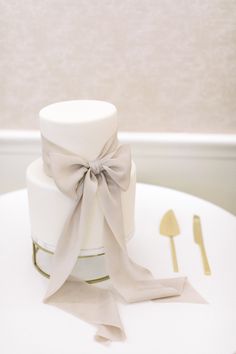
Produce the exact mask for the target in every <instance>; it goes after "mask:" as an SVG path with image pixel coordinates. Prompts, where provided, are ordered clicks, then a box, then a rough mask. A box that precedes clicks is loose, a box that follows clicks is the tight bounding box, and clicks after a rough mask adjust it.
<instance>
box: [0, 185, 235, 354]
mask: <svg viewBox="0 0 236 354" xmlns="http://www.w3.org/2000/svg"><path fill="white" fill-rule="evenodd" d="M168 209H173V210H174V212H175V214H176V217H177V220H178V222H179V226H180V229H181V234H180V235H179V236H178V237H176V238H175V244H176V249H177V256H178V261H179V267H180V273H178V276H179V275H187V276H188V278H189V281H190V282H191V284H192V285H193V286H194V287H195V288H196V289H197V291H198V292H199V293H200V294H201V295H202V296H203V297H204V298H205V299H206V300H207V302H208V304H192V303H177V302H176V303H173V302H172V303H163V302H154V301H147V302H143V303H136V304H119V308H120V314H121V318H122V321H123V324H124V327H125V331H126V335H127V340H126V341H125V342H114V343H111V344H110V345H109V346H104V345H102V344H99V343H97V342H95V341H94V339H93V336H94V334H95V328H94V327H93V326H90V325H89V324H87V323H85V322H83V321H81V320H80V319H78V318H76V317H74V316H72V315H70V314H68V313H65V312H63V311H61V310H59V309H57V308H55V307H53V306H49V305H45V304H43V302H42V298H43V296H44V293H45V291H46V286H47V281H48V280H47V279H46V278H44V277H42V276H41V275H40V274H39V273H38V272H37V271H36V270H35V268H34V267H33V264H32V244H31V238H30V223H29V215H28V200H27V192H26V190H19V191H16V192H11V193H8V194H5V195H2V196H1V197H0V262H1V264H0V265H1V267H0V272H1V291H0V333H1V340H0V353H1V354H18V353H19V354H78V353H81V354H91V353H93V354H94V353H112V354H116V353H117V354H118V353H119V354H121V353H122V354H131V353H136V354H138V353H140V354H141V353H142V354H143V353H150V354H154V353H155V354H157V353H158V354H205V353H206V354H234V353H236V217H235V216H233V215H232V214H230V213H228V212H227V211H225V210H223V209H221V208H219V207H217V206H215V205H213V204H211V203H209V202H206V201H204V200H201V199H199V198H196V197H194V196H191V195H188V194H185V193H181V192H178V191H175V190H170V189H167V188H161V187H157V186H152V185H145V184H137V195H136V231H135V235H134V237H133V238H132V240H131V241H130V242H129V245H128V249H129V254H130V256H131V257H132V258H133V259H134V260H135V261H137V262H139V263H140V264H142V265H144V266H146V267H148V268H149V269H150V270H151V271H152V272H153V274H154V275H155V276H156V277H160V278H164V277H168V276H176V273H173V272H172V263H171V258H170V249H169V240H168V238H166V237H163V236H160V234H159V224H160V220H161V218H162V216H163V214H164V213H165V212H166V211H167V210H168ZM193 214H198V215H199V216H200V217H201V221H202V230H203V237H204V240H205V246H206V250H207V254H208V258H209V262H210V265H211V269H212V275H211V276H206V275H204V273H203V267H202V261H201V256H200V250H199V247H198V246H197V245H196V244H195V243H194V240H193V232H192V217H193Z"/></svg>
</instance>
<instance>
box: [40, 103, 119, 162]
mask: <svg viewBox="0 0 236 354" xmlns="http://www.w3.org/2000/svg"><path fill="white" fill-rule="evenodd" d="M39 117H40V130H41V133H42V135H44V136H45V137H46V138H47V139H48V140H50V141H52V142H53V143H55V144H57V145H59V146H61V147H63V148H65V149H67V150H69V151H71V152H74V153H76V154H78V155H80V156H81V157H83V158H85V159H87V160H94V159H95V158H96V157H97V156H98V155H99V153H100V151H101V149H102V148H103V146H104V144H105V143H106V142H107V141H108V139H109V138H110V137H111V136H112V135H113V134H115V133H116V131H117V111H116V108H115V106H114V105H113V104H111V103H108V102H104V101H96V100H75V101H65V102H58V103H54V104H51V105H49V106H47V107H45V108H43V109H42V110H41V111H40V112H39Z"/></svg>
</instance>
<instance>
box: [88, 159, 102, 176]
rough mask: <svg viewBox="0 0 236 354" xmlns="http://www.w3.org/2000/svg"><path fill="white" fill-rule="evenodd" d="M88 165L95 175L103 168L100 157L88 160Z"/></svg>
mask: <svg viewBox="0 0 236 354" xmlns="http://www.w3.org/2000/svg"><path fill="white" fill-rule="evenodd" d="M89 167H90V169H91V171H92V172H93V173H94V174H95V175H98V174H99V173H100V172H101V171H102V170H103V165H102V162H101V160H100V159H96V160H93V161H89Z"/></svg>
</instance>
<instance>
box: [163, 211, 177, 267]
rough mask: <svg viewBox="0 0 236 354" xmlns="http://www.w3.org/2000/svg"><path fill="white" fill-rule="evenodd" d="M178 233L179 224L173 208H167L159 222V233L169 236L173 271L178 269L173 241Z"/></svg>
mask: <svg viewBox="0 0 236 354" xmlns="http://www.w3.org/2000/svg"><path fill="white" fill-rule="evenodd" d="M179 233H180V230H179V225H178V222H177V220H176V217H175V214H174V212H173V210H168V211H167V212H166V213H165V214H164V216H163V217H162V220H161V223H160V234H161V235H163V236H168V237H169V238H170V248H171V256H172V263H173V269H174V272H178V271H179V267H178V262H177V256H176V250H175V243H174V236H177V235H179Z"/></svg>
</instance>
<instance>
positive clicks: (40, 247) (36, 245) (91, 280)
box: [32, 241, 109, 284]
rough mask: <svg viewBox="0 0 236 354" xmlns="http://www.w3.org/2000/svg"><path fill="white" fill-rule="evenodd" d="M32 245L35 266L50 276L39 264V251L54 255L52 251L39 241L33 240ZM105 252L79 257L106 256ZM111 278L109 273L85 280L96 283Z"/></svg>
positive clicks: (44, 274)
mask: <svg viewBox="0 0 236 354" xmlns="http://www.w3.org/2000/svg"><path fill="white" fill-rule="evenodd" d="M32 245H33V264H34V266H35V268H36V269H37V271H38V272H39V273H40V274H42V275H43V276H44V277H46V278H50V274H48V273H47V272H45V271H44V270H43V269H42V268H41V267H40V266H39V265H38V262H37V253H38V251H42V252H46V253H49V254H51V255H53V252H52V251H49V250H47V249H46V248H44V247H42V246H40V245H39V244H38V243H37V242H35V241H32ZM104 255H105V253H104V252H103V253H99V254H96V255H87V256H79V257H78V258H91V257H100V256H104ZM108 279H109V275H105V276H103V277H99V278H95V279H90V280H85V281H86V283H88V284H94V283H98V282H101V281H105V280H108Z"/></svg>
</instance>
